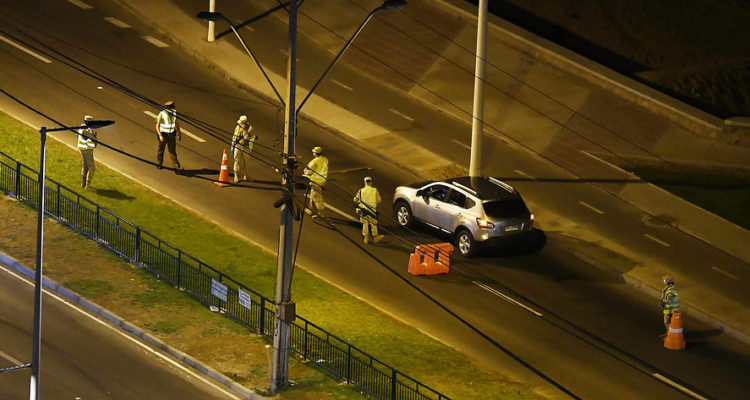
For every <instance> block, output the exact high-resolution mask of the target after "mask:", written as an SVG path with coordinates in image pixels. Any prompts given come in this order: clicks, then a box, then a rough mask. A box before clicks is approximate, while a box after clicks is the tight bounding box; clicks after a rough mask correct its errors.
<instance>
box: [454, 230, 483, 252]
mask: <svg viewBox="0 0 750 400" xmlns="http://www.w3.org/2000/svg"><path fill="white" fill-rule="evenodd" d="M456 247H458V252H459V253H461V255H462V256H464V257H473V256H474V255H475V254H477V247H478V243H477V242H476V240H474V236H472V235H471V232H469V231H468V230H466V229H461V230H460V231H458V233H457V234H456Z"/></svg>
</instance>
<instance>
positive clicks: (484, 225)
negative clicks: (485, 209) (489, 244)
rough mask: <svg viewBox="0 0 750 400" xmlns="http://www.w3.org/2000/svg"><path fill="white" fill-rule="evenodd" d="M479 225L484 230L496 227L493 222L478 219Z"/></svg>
mask: <svg viewBox="0 0 750 400" xmlns="http://www.w3.org/2000/svg"><path fill="white" fill-rule="evenodd" d="M477 225H479V227H480V228H482V229H493V228H494V227H495V224H493V223H492V222H490V221H487V220H484V219H479V218H477Z"/></svg>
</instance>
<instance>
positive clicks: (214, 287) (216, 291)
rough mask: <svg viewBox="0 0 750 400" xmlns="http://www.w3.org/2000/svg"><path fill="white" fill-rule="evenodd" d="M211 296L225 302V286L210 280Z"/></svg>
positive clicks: (212, 279)
mask: <svg viewBox="0 0 750 400" xmlns="http://www.w3.org/2000/svg"><path fill="white" fill-rule="evenodd" d="M211 294H212V295H214V296H216V297H218V298H220V299H221V300H222V301H223V302H225V303H226V301H227V285H225V284H223V283H221V282H219V281H217V280H216V279H214V278H211Z"/></svg>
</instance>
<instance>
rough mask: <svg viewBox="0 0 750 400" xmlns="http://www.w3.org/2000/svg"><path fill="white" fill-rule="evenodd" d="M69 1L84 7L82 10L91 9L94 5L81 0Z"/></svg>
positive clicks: (81, 7)
mask: <svg viewBox="0 0 750 400" xmlns="http://www.w3.org/2000/svg"><path fill="white" fill-rule="evenodd" d="M68 3H70V4H73V5H74V6H76V7H78V8H80V9H82V10H90V9H92V8H94V7H91V6H90V5H88V4H86V3H84V2H82V1H81V0H68Z"/></svg>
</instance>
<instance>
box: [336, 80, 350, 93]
mask: <svg viewBox="0 0 750 400" xmlns="http://www.w3.org/2000/svg"><path fill="white" fill-rule="evenodd" d="M331 82H333V83H335V84H337V85H339V86H341V87H342V88H344V89H346V90H348V91H350V92H352V91H354V89H353V88H351V87H349V86H346V85H344V84H343V83H341V82H339V81H337V80H335V79H331Z"/></svg>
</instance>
